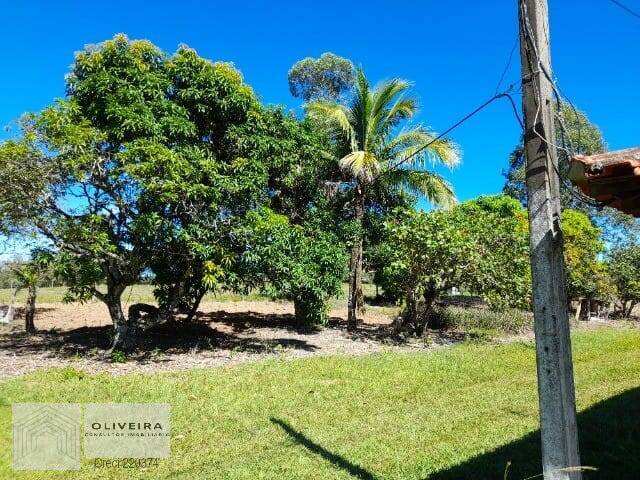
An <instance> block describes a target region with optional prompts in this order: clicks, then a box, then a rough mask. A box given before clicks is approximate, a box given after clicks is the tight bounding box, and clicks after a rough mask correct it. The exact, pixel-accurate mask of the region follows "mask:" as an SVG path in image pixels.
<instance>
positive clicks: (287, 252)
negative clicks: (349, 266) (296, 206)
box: [242, 209, 346, 325]
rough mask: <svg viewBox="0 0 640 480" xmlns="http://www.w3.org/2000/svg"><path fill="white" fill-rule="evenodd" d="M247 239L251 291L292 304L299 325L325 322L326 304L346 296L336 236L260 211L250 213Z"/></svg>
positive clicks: (245, 262)
mask: <svg viewBox="0 0 640 480" xmlns="http://www.w3.org/2000/svg"><path fill="white" fill-rule="evenodd" d="M244 238H245V242H246V244H247V245H248V248H247V249H246V251H245V253H244V254H243V257H242V264H243V266H244V267H245V268H247V269H248V275H247V278H250V279H253V281H254V282H255V283H254V285H252V286H254V287H255V288H259V289H261V290H262V291H264V292H265V293H267V294H268V295H270V296H272V297H275V298H286V299H287V300H291V301H292V302H293V304H294V308H295V316H296V319H297V320H298V321H300V322H303V323H306V324H308V325H321V324H324V323H326V321H327V319H328V313H329V308H328V303H327V300H328V298H329V297H330V296H337V295H339V294H340V293H341V292H342V280H343V277H344V273H345V272H344V271H345V269H346V255H345V253H344V246H343V245H342V243H341V242H340V241H339V239H338V237H337V236H336V235H335V234H334V233H331V232H330V231H326V230H325V229H317V228H314V225H313V224H304V225H295V224H291V223H290V222H289V220H288V219H287V217H285V216H284V215H278V214H275V213H273V212H272V211H271V210H269V209H261V210H257V211H255V212H254V213H253V214H252V222H251V223H250V224H249V225H248V228H247V229H246V231H245V235H244ZM255 272H257V273H258V274H257V275H256V273H255Z"/></svg>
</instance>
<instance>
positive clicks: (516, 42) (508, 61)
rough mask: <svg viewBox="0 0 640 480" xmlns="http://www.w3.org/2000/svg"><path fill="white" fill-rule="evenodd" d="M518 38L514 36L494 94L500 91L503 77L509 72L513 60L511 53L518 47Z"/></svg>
mask: <svg viewBox="0 0 640 480" xmlns="http://www.w3.org/2000/svg"><path fill="white" fill-rule="evenodd" d="M518 40H519V36H518V35H516V39H515V41H514V42H513V47H511V51H510V52H509V58H508V59H507V64H506V65H505V66H504V70H502V75H500V80H498V84H497V85H496V93H498V91H499V90H500V86H501V85H502V81H503V80H504V77H505V76H506V75H507V72H508V71H509V67H510V66H511V61H512V60H513V52H515V51H516V47H517V46H518Z"/></svg>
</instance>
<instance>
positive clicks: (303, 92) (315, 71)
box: [288, 52, 354, 102]
mask: <svg viewBox="0 0 640 480" xmlns="http://www.w3.org/2000/svg"><path fill="white" fill-rule="evenodd" d="M288 79H289V90H290V91H291V95H293V96H294V97H300V98H302V99H303V100H304V101H305V102H308V101H309V100H316V99H325V100H329V99H332V100H335V99H337V98H338V97H339V96H340V95H341V94H342V93H344V92H345V91H347V90H349V89H350V88H351V87H352V86H353V82H354V67H353V63H351V61H349V60H347V59H346V58H342V57H339V56H337V55H335V54H333V53H331V52H326V53H323V54H322V55H320V57H319V58H311V57H307V58H305V59H303V60H300V61H298V62H296V63H295V65H293V67H291V69H290V70H289V75H288Z"/></svg>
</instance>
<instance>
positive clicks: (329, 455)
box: [269, 417, 377, 480]
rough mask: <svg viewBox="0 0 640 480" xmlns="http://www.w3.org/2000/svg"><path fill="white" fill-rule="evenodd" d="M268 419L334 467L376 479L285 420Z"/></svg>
mask: <svg viewBox="0 0 640 480" xmlns="http://www.w3.org/2000/svg"><path fill="white" fill-rule="evenodd" d="M269 420H271V423H274V424H276V425H278V426H279V427H280V428H282V429H283V430H284V431H285V432H286V433H287V435H289V437H291V438H292V439H293V440H294V441H295V442H296V443H299V444H300V445H302V446H303V447H305V448H306V449H307V450H309V451H310V452H313V453H315V454H316V455H320V456H321V457H322V458H324V459H325V460H327V461H328V462H330V463H332V464H333V465H335V466H336V467H338V468H340V469H342V470H344V471H346V472H347V473H349V474H350V475H352V476H354V477H355V478H360V479H361V480H376V479H377V477H375V476H374V475H373V474H372V473H371V472H369V471H368V470H365V469H364V468H362V467H360V466H359V465H356V464H355V463H352V462H350V461H349V460H347V459H345V458H344V457H342V456H340V455H338V454H336V453H333V452H331V451H329V450H327V449H326V448H324V447H322V446H321V445H319V444H317V443H315V442H314V441H312V440H311V439H309V438H308V437H307V436H305V435H304V434H303V433H301V432H299V431H297V430H295V429H294V428H293V427H292V426H291V425H289V424H288V423H287V422H285V421H283V420H280V419H278V418H273V417H271V418H270V419H269Z"/></svg>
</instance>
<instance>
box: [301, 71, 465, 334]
mask: <svg viewBox="0 0 640 480" xmlns="http://www.w3.org/2000/svg"><path fill="white" fill-rule="evenodd" d="M409 88H410V84H409V83H408V82H406V81H404V80H400V79H392V80H387V81H385V82H382V83H381V84H380V85H378V86H377V87H375V88H373V89H371V88H370V87H369V82H368V81H367V79H366V77H365V75H364V73H363V71H362V69H358V72H357V81H356V84H355V86H354V89H353V94H352V96H351V98H350V100H349V101H348V102H346V104H341V103H337V102H335V101H327V100H317V101H313V102H310V103H308V104H307V105H306V111H307V113H308V114H309V115H310V116H312V117H313V118H316V119H318V120H319V121H321V122H322V123H323V124H325V125H327V127H328V128H329V132H330V134H331V136H332V137H333V139H334V141H335V143H336V145H344V149H343V151H341V152H340V155H339V156H340V157H341V158H340V160H339V165H340V168H341V170H342V171H343V172H344V173H345V174H346V175H347V177H348V181H349V183H350V184H351V185H352V191H353V200H352V203H353V216H354V218H355V220H356V221H357V222H358V223H359V225H360V226H362V219H363V217H364V213H365V206H366V202H367V195H368V193H369V191H370V189H371V187H372V186H373V184H374V183H377V184H378V187H380V186H382V187H383V188H388V189H396V190H403V191H406V192H409V193H411V194H413V195H416V196H418V197H424V198H426V199H427V200H428V201H429V202H431V203H432V204H433V205H436V206H444V207H446V206H448V205H450V204H452V203H454V202H455V196H454V193H453V189H452V187H451V185H450V184H449V183H448V182H447V181H446V180H445V179H444V178H442V177H441V176H440V175H438V174H437V173H435V172H433V171H430V170H429V169H428V167H429V166H433V165H436V164H442V165H446V166H448V167H454V166H455V165H457V164H458V162H459V159H460V156H459V150H458V147H457V146H456V145H455V144H454V143H452V142H451V141H449V140H446V139H439V140H436V141H435V142H434V141H433V140H434V138H435V135H434V134H433V132H430V131H429V130H427V129H425V128H423V127H420V126H414V127H410V126H408V125H407V124H406V122H407V121H408V120H410V119H411V118H412V117H413V116H414V115H415V114H416V112H417V109H418V104H417V101H416V99H415V98H414V97H412V96H410V95H408V94H407V91H408V90H409ZM403 123H404V125H403ZM431 142H433V143H431ZM360 230H361V229H360ZM349 268H350V275H349V299H348V318H347V325H348V328H349V329H355V328H356V325H357V321H358V316H360V317H361V315H362V307H363V306H364V297H363V295H362V236H361V235H360V236H359V238H358V240H356V242H355V244H354V246H353V248H352V250H351V261H350V265H349Z"/></svg>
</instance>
